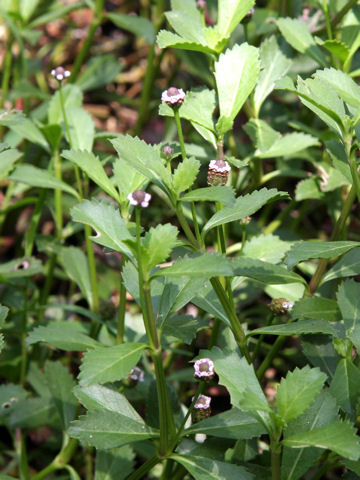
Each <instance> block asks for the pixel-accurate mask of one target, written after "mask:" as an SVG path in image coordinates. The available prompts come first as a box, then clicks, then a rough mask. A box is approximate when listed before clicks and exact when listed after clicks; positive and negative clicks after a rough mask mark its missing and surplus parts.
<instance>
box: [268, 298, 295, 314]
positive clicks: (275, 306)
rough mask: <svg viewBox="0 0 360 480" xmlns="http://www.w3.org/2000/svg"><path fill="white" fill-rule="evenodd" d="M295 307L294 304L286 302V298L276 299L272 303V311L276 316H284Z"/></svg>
mask: <svg viewBox="0 0 360 480" xmlns="http://www.w3.org/2000/svg"><path fill="white" fill-rule="evenodd" d="M293 306H294V302H290V301H289V300H286V298H274V299H273V300H272V302H271V303H270V310H271V311H272V312H273V314H274V315H282V314H284V313H286V312H289V311H290V310H291V309H292V308H293Z"/></svg>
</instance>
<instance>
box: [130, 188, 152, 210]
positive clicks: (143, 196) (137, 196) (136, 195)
mask: <svg viewBox="0 0 360 480" xmlns="http://www.w3.org/2000/svg"><path fill="white" fill-rule="evenodd" d="M127 199H128V200H129V202H130V205H134V206H139V205H140V206H141V207H143V208H147V207H148V206H149V202H150V200H151V195H150V193H146V192H144V191H143V190H135V192H133V193H129V195H128V196H127Z"/></svg>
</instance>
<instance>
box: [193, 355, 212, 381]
mask: <svg viewBox="0 0 360 480" xmlns="http://www.w3.org/2000/svg"><path fill="white" fill-rule="evenodd" d="M194 370H195V372H194V377H195V378H200V379H202V380H211V379H212V378H213V377H214V373H215V372H214V362H213V361H212V360H210V358H200V360H196V362H195V363H194Z"/></svg>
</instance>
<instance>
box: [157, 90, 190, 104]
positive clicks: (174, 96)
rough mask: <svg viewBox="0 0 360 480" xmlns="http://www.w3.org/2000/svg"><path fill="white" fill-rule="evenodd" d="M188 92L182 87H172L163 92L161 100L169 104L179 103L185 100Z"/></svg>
mask: <svg viewBox="0 0 360 480" xmlns="http://www.w3.org/2000/svg"><path fill="white" fill-rule="evenodd" d="M185 96H186V94H185V92H184V90H183V89H182V88H176V87H170V88H168V89H167V90H164V91H163V92H162V94H161V101H162V102H165V103H167V104H168V105H179V104H181V103H182V102H183V101H184V98H185Z"/></svg>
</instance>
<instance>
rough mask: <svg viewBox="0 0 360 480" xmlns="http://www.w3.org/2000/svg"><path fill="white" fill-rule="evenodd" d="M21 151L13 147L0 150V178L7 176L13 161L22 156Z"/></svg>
mask: <svg viewBox="0 0 360 480" xmlns="http://www.w3.org/2000/svg"><path fill="white" fill-rule="evenodd" d="M22 155H23V154H22V152H19V150H16V149H15V148H9V149H8V150H4V151H3V152H0V180H2V179H4V178H5V177H7V176H8V175H9V173H10V171H11V170H12V168H13V166H14V164H15V162H16V161H17V160H19V158H21V157H22Z"/></svg>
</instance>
